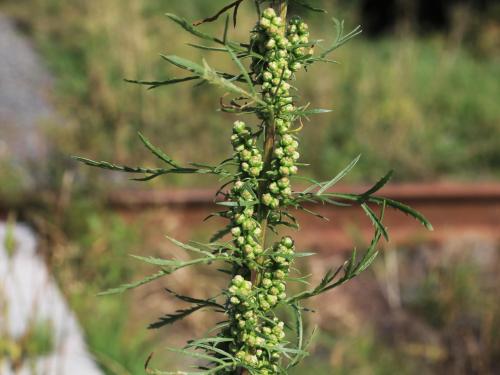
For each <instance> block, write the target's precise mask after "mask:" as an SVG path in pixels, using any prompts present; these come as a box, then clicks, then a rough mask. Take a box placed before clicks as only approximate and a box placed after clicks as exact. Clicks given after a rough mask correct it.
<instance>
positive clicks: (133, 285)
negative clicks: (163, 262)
mask: <svg viewBox="0 0 500 375" xmlns="http://www.w3.org/2000/svg"><path fill="white" fill-rule="evenodd" d="M168 274H169V272H168V271H166V270H161V271H158V272H157V273H155V274H154V275H151V276H148V277H146V278H144V279H142V280H140V281H136V282H134V283H130V284H123V285H121V286H119V287H117V288H113V289H109V290H107V291H104V292H101V293H99V294H98V296H107V295H112V294H120V293H123V292H125V291H127V290H129V289H134V288H137V287H139V286H141V285H144V284H147V283H150V282H151V281H154V280H157V279H159V278H161V277H163V276H165V275H168Z"/></svg>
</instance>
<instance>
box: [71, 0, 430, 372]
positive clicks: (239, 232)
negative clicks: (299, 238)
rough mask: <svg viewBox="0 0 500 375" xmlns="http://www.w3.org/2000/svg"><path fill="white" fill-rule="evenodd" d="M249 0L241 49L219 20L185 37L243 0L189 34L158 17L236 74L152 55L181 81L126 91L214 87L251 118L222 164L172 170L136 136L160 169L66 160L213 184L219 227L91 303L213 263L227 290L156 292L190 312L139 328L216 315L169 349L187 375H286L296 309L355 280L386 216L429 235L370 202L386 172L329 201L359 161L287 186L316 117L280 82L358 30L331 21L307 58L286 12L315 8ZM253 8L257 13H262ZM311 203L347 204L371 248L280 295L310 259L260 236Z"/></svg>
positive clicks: (232, 109) (297, 24) (296, 22)
mask: <svg viewBox="0 0 500 375" xmlns="http://www.w3.org/2000/svg"><path fill="white" fill-rule="evenodd" d="M252 1H253V2H254V3H255V6H256V9H257V10H258V16H259V17H258V20H257V23H256V25H255V27H254V28H253V29H252V30H251V37H250V42H237V41H232V40H230V38H229V18H228V19H227V20H226V24H225V27H224V32H223V36H222V38H220V37H215V36H212V35H209V34H206V33H204V32H203V31H201V30H200V29H199V28H198V27H197V26H199V25H201V24H203V23H205V22H213V21H215V20H217V18H219V16H221V15H222V14H224V13H225V12H229V11H231V10H232V11H233V12H234V13H233V20H234V23H235V26H236V21H237V12H238V9H239V6H240V5H241V3H242V2H243V0H238V1H235V2H233V3H231V4H229V5H227V6H226V7H224V8H223V9H222V10H220V11H219V12H217V14H216V15H215V16H212V17H208V18H206V19H204V20H202V21H199V22H196V23H195V24H194V25H193V24H191V23H189V22H187V21H186V20H184V19H182V18H180V17H178V16H176V15H173V14H167V17H168V18H169V19H171V20H172V21H174V22H175V23H177V24H178V25H179V26H181V27H182V28H183V29H184V30H185V31H187V32H189V33H190V34H192V35H193V36H195V37H197V38H199V39H201V40H202V41H204V42H205V43H211V44H212V45H210V46H207V45H196V44H191V46H192V47H194V48H199V49H202V50H210V51H213V52H218V53H225V54H227V56H228V57H229V58H231V60H232V61H233V62H234V64H235V66H236V67H237V68H238V70H239V73H233V72H220V71H218V70H215V69H213V68H211V67H210V66H209V65H208V63H207V62H206V61H205V60H203V61H202V63H201V64H200V63H196V62H193V61H190V60H187V59H185V58H181V57H178V56H175V55H168V56H162V57H163V58H164V59H165V60H166V61H167V62H168V63H170V64H172V65H174V66H175V67H177V68H180V69H181V70H183V71H185V72H186V73H187V74H188V75H186V76H184V77H181V78H178V77H176V78H169V79H165V80H157V81H131V82H135V83H138V84H143V85H147V86H149V87H150V88H157V87H160V86H166V85H172V84H179V83H183V82H190V81H198V82H200V83H210V84H213V85H216V86H218V87H220V88H222V90H223V91H225V92H226V93H231V94H233V95H234V97H233V99H231V100H230V102H229V103H228V104H225V103H223V102H222V100H221V103H222V104H221V110H222V111H224V112H228V113H233V114H236V115H238V116H241V117H242V116H248V115H254V116H256V118H257V121H256V123H254V124H252V125H248V124H247V123H246V122H243V121H241V120H238V121H236V122H234V124H233V128H232V135H231V143H232V146H233V154H232V156H231V157H230V158H228V159H226V160H224V161H223V162H221V163H219V164H218V165H216V166H209V165H204V164H197V163H191V164H189V165H188V166H182V165H181V163H179V162H177V161H175V160H173V159H172V158H171V157H170V156H168V155H167V154H166V153H165V152H163V151H162V150H161V149H159V148H158V147H156V146H155V145H153V144H152V143H151V142H150V141H149V140H148V139H146V138H145V137H144V136H143V135H140V140H141V141H142V143H143V144H144V146H145V147H146V148H147V149H148V150H149V151H151V153H152V154H153V155H154V156H156V157H157V158H158V159H159V160H160V161H161V162H162V163H163V164H164V167H163V168H151V167H129V166H121V165H116V164H113V163H109V162H104V161H94V160H90V159H86V158H79V157H77V158H76V159H77V160H79V161H81V162H84V163H85V164H87V165H90V166H93V167H98V168H104V169H109V170H114V171H119V172H124V173H132V174H135V175H139V177H137V176H136V178H135V179H136V180H139V181H148V180H151V179H154V178H158V177H160V176H163V175H168V174H172V173H179V174H212V175H216V176H218V177H220V179H221V180H224V185H223V186H222V187H221V188H220V189H219V190H218V192H217V194H216V196H217V197H222V199H219V200H218V201H217V203H218V204H219V205H220V206H221V207H222V208H223V209H222V211H220V212H216V213H214V214H212V215H211V216H217V217H221V218H224V219H227V221H228V224H227V225H226V226H225V227H224V228H222V229H221V230H220V231H218V232H217V233H216V234H215V235H214V236H213V237H212V239H211V240H210V241H209V242H208V243H206V244H200V243H187V244H186V243H182V242H179V241H177V240H174V239H170V240H171V241H172V242H173V243H174V244H175V245H176V246H178V247H180V248H182V249H184V250H186V251H188V252H190V253H192V254H194V255H195V256H196V257H195V258H194V259H192V260H189V261H179V260H175V259H160V258H152V257H139V256H136V257H135V258H137V259H138V260H141V261H144V262H146V263H148V264H151V265H153V266H155V267H158V268H159V270H158V271H157V272H156V273H154V274H152V275H151V276H149V277H147V278H145V279H143V280H140V281H138V282H135V283H131V284H125V285H122V286H120V287H118V288H115V289H112V290H110V291H107V292H105V293H103V294H114V293H119V292H123V291H125V290H128V289H132V288H135V287H138V286H140V285H143V284H146V283H149V282H152V281H154V280H156V279H159V278H162V277H164V276H167V275H169V274H171V273H173V272H175V271H177V270H179V269H181V268H185V267H191V266H195V265H201V264H204V265H211V264H214V263H219V264H220V263H222V264H223V265H225V266H226V267H225V268H219V269H218V271H220V272H223V273H225V274H229V275H230V280H229V285H228V286H227V287H226V288H224V290H223V291H222V292H221V293H220V294H219V295H218V296H216V297H212V298H208V299H199V298H195V297H191V296H183V295H179V294H177V293H175V292H173V291H170V290H168V292H169V293H171V294H172V295H173V296H174V297H175V298H178V299H180V300H182V301H184V302H188V303H190V304H191V307H190V308H187V309H185V310H179V311H177V312H175V313H172V314H168V315H166V316H164V317H162V318H160V319H159V321H158V322H155V323H153V324H152V325H151V326H150V327H151V328H160V327H164V326H166V325H169V324H172V323H175V322H176V321H178V320H181V319H184V318H185V317H187V316H189V315H191V314H193V313H195V312H196V311H199V310H201V309H211V310H213V311H214V312H215V313H218V314H222V315H223V316H224V320H223V322H222V323H220V324H219V325H217V326H216V327H215V329H214V330H212V331H211V332H215V333H214V334H213V335H212V336H208V337H204V338H201V339H197V340H192V341H190V342H189V343H188V344H187V345H186V347H184V348H183V349H181V350H177V349H171V350H173V351H175V352H180V353H183V354H187V355H190V356H192V357H193V358H195V359H197V360H198V361H200V362H201V363H200V365H199V368H198V370H199V371H198V372H189V373H187V374H252V375H255V374H259V375H270V374H288V372H289V369H291V368H292V367H294V366H296V365H297V364H298V363H300V361H301V360H302V359H303V358H304V357H306V356H307V355H308V352H307V345H306V342H308V341H309V340H306V339H305V337H304V328H303V327H304V324H303V316H304V314H305V313H306V312H309V310H308V309H305V308H304V307H303V306H302V303H303V302H304V301H305V300H307V299H309V298H311V297H314V296H317V295H319V294H322V293H325V292H327V291H329V290H331V289H333V288H336V287H338V286H340V285H342V284H344V283H345V282H347V281H349V280H351V279H352V278H354V277H356V276H358V275H359V274H360V273H361V272H363V271H364V270H365V269H366V268H367V267H368V266H369V265H370V264H371V263H372V262H373V260H374V259H375V257H376V256H377V254H378V251H377V246H378V244H379V242H380V241H381V239H382V238H385V240H388V239H389V235H388V231H387V228H386V227H385V226H384V224H383V217H384V212H385V209H386V207H391V208H393V209H396V210H399V211H401V212H403V213H405V214H408V215H411V216H412V217H414V218H415V219H417V220H418V221H420V222H421V223H422V224H423V225H425V226H426V227H427V228H429V229H432V226H431V225H430V223H429V222H428V221H427V220H426V219H425V217H424V216H423V215H422V214H420V213H418V212H416V211H414V210H413V209H412V208H410V207H408V206H406V205H404V204H403V203H400V202H396V201H394V200H391V199H388V198H384V197H379V196H376V195H375V194H376V193H377V192H378V191H379V190H380V189H381V188H382V187H383V186H384V185H385V184H386V183H387V182H388V181H389V179H390V177H391V175H392V172H390V173H388V174H387V175H386V176H384V177H383V178H382V179H380V180H379V181H378V182H376V183H375V184H374V185H373V187H372V188H370V189H368V190H367V191H366V192H364V193H362V194H348V193H340V192H335V191H332V188H333V187H334V186H335V184H336V183H337V182H338V181H340V180H341V179H342V178H343V177H344V176H345V175H347V174H348V173H349V171H350V170H351V169H352V168H353V167H354V166H355V165H356V163H357V161H358V160H359V157H357V158H355V159H354V160H353V162H351V163H350V164H349V165H348V166H347V167H346V168H345V169H344V170H342V171H341V172H339V173H338V174H337V175H336V176H335V177H333V178H332V179H330V180H328V181H316V180H314V179H308V180H309V181H310V182H311V185H310V186H309V187H308V188H306V189H305V190H303V191H295V190H293V188H292V180H293V179H295V178H297V174H298V171H299V167H301V166H306V165H305V164H302V163H300V162H299V159H300V154H299V152H298V147H299V137H298V134H299V131H300V129H301V128H302V126H303V121H304V120H308V119H309V116H312V115H316V114H321V113H324V112H327V111H326V110H323V109H310V108H309V104H305V105H299V104H297V103H298V101H299V99H300V97H299V95H298V92H299V90H298V89H297V88H296V87H294V86H293V85H292V84H293V82H294V80H295V77H296V75H297V74H299V73H300V72H301V71H303V70H304V69H305V68H307V67H309V66H310V65H312V64H314V63H317V62H330V60H329V59H328V56H329V54H330V53H332V52H333V51H335V50H336V49H337V48H339V47H340V46H342V45H343V44H345V43H346V42H347V41H349V40H350V39H352V38H353V37H355V36H356V35H358V34H359V33H360V29H359V27H358V28H356V29H354V30H353V31H352V32H350V33H347V34H345V33H344V25H343V23H342V22H339V21H336V20H334V23H335V26H336V31H337V35H336V38H335V40H334V42H333V44H332V45H331V46H327V47H323V48H322V52H321V53H319V54H316V53H315V48H316V47H318V44H319V42H318V41H311V40H310V38H309V37H310V36H309V28H308V25H307V24H306V23H305V22H304V21H303V20H302V19H301V18H300V17H298V16H293V17H288V3H289V2H293V3H294V4H295V5H297V6H302V7H304V8H305V9H309V10H312V11H321V10H318V9H316V8H314V7H312V6H310V5H308V4H307V2H305V1H304V0H300V1H299V0H274V1H271V2H270V1H268V0H252ZM265 3H268V6H267V7H265V8H263V7H262V6H263V5H264V4H265ZM213 45H215V46H213ZM315 203H320V204H331V205H336V206H339V207H342V206H351V205H359V207H360V208H361V209H362V210H363V211H364V212H365V213H366V215H367V216H368V219H369V220H371V222H372V224H373V227H374V235H373V239H372V241H371V244H370V246H369V247H368V249H367V250H366V251H365V252H364V254H363V255H361V256H360V257H358V256H357V252H356V251H353V253H352V255H351V257H350V258H349V259H347V260H346V261H345V262H344V263H343V264H342V265H340V266H339V267H336V268H333V269H331V270H330V271H328V272H327V273H326V274H325V275H324V277H323V278H322V280H321V282H320V283H319V284H318V285H317V286H316V287H314V288H312V289H309V290H303V291H301V292H299V293H297V294H295V295H291V296H290V295H288V294H287V285H288V284H289V283H291V282H296V281H302V282H304V281H305V277H304V276H302V275H300V273H299V274H297V275H292V272H297V273H298V271H295V270H294V269H293V268H292V264H293V263H294V262H296V261H298V259H299V258H302V257H307V256H312V255H314V254H312V253H307V252H298V251H296V245H295V241H294V240H293V239H292V238H291V237H290V236H283V237H281V238H279V239H278V240H277V241H276V242H274V243H268V239H267V237H266V235H267V234H268V233H269V231H272V232H274V233H276V234H278V233H279V232H280V231H281V229H282V228H283V227H288V228H293V229H299V224H298V222H297V220H296V218H295V217H294V216H293V214H292V212H293V211H291V210H292V209H295V210H303V211H305V212H308V213H311V214H313V215H314V216H316V217H319V218H322V217H321V215H319V214H316V213H314V212H313V211H311V210H310V208H309V206H310V205H312V204H315ZM306 205H307V206H306ZM377 207H378V208H379V212H378V213H377V212H376V208H377ZM292 276H293V277H292ZM282 310H288V311H290V312H291V313H292V314H293V316H294V322H293V324H290V323H291V322H285V320H284V317H283V316H282V314H281V313H280V311H282ZM286 323H288V324H286ZM148 371H149V372H150V373H153V374H177V372H164V371H159V370H154V369H148Z"/></svg>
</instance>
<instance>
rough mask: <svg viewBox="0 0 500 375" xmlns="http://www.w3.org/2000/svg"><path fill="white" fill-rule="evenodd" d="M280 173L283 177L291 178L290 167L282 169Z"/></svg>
mask: <svg viewBox="0 0 500 375" xmlns="http://www.w3.org/2000/svg"><path fill="white" fill-rule="evenodd" d="M279 172H280V175H282V176H290V168H288V167H280V169H279Z"/></svg>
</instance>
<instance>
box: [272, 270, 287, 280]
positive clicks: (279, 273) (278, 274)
mask: <svg viewBox="0 0 500 375" xmlns="http://www.w3.org/2000/svg"><path fill="white" fill-rule="evenodd" d="M274 277H276V278H277V279H278V280H283V279H284V278H285V277H286V274H285V272H283V271H282V270H277V271H275V272H274Z"/></svg>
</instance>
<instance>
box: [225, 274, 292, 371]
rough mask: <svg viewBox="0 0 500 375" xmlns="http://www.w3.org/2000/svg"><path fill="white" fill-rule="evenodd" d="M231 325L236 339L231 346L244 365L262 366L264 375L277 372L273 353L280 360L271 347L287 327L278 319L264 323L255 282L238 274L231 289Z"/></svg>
mask: <svg viewBox="0 0 500 375" xmlns="http://www.w3.org/2000/svg"><path fill="white" fill-rule="evenodd" d="M228 292H229V296H228V302H229V304H230V306H231V307H230V315H231V326H230V328H229V334H230V336H231V337H232V338H233V342H232V343H231V344H230V346H229V349H230V351H231V352H232V353H233V354H234V356H235V357H236V358H237V359H238V360H239V361H241V362H242V363H243V364H245V365H248V366H251V367H253V368H256V369H259V371H260V372H259V373H261V374H275V373H277V370H278V368H277V367H276V365H273V364H272V361H271V360H272V359H273V356H274V357H276V358H275V360H276V359H279V355H277V353H274V352H273V351H272V350H271V349H270V347H272V346H275V345H277V344H278V343H279V341H280V340H282V339H283V337H284V332H283V327H284V325H283V324H282V323H280V322H279V321H278V320H277V319H276V321H274V320H273V321H272V323H271V322H268V321H266V323H265V324H261V323H260V319H259V316H258V313H257V311H256V308H257V306H258V305H257V299H256V297H255V292H254V289H253V286H252V283H251V282H250V281H248V280H245V279H244V278H243V277H242V276H241V275H236V276H235V277H234V278H233V280H232V282H231V286H230V287H229V289H228Z"/></svg>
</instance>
